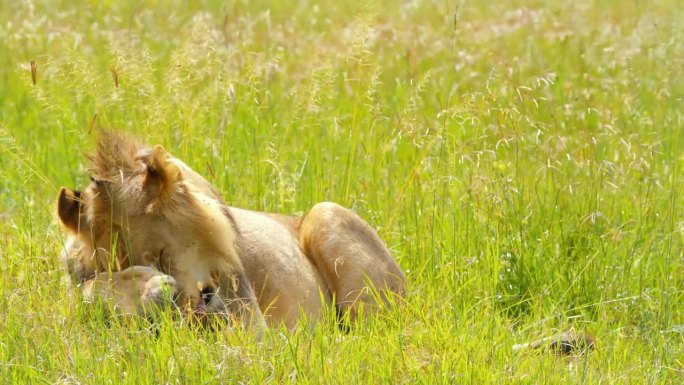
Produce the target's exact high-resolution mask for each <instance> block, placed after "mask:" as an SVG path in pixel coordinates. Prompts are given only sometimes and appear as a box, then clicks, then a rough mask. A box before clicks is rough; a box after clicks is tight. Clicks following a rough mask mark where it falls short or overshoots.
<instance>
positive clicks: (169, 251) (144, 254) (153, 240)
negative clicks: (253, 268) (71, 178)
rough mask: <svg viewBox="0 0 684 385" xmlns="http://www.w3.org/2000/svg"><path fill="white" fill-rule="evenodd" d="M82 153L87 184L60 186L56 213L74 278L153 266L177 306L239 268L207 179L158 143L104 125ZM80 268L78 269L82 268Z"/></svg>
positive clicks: (189, 303)
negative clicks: (173, 285)
mask: <svg viewBox="0 0 684 385" xmlns="http://www.w3.org/2000/svg"><path fill="white" fill-rule="evenodd" d="M88 158H89V160H90V169H89V173H90V177H91V183H90V185H89V186H88V187H87V188H85V189H84V190H83V191H80V192H79V191H74V190H70V189H66V188H63V189H62V191H60V196H59V199H58V213H59V217H60V220H61V221H62V223H63V224H64V226H65V228H66V229H67V231H68V233H69V240H68V243H67V247H66V251H65V252H66V253H69V254H71V255H70V256H68V258H67V260H71V261H78V263H76V264H74V265H78V264H80V268H79V269H80V270H81V271H72V278H74V279H75V280H76V281H77V282H80V281H82V280H84V279H88V276H89V275H92V274H95V273H98V272H103V271H121V270H123V269H126V268H127V267H129V266H153V267H155V268H156V269H158V270H160V271H162V272H164V273H166V274H168V275H171V276H173V277H174V278H175V279H176V281H177V282H178V285H179V289H180V292H181V293H180V294H181V295H180V302H181V304H182V305H183V306H186V307H190V308H195V307H196V306H198V304H199V303H201V302H202V300H201V292H202V290H205V289H209V290H211V291H213V292H215V291H216V290H217V289H218V288H219V286H220V285H221V284H222V283H221V282H220V281H221V280H222V279H225V277H227V276H229V275H230V272H232V271H235V270H240V269H241V265H240V260H239V259H238V257H237V253H236V251H235V245H234V242H235V231H234V229H233V224H232V223H231V220H230V217H229V216H228V215H226V213H225V212H224V209H223V204H222V202H221V201H220V198H219V197H218V195H217V194H216V193H215V192H214V190H213V189H212V188H211V186H210V185H209V183H208V182H206V181H205V180H204V179H203V178H202V177H200V176H199V175H198V174H196V173H194V172H193V171H192V170H191V169H190V168H189V167H187V166H186V165H185V164H184V163H182V162H181V161H179V160H178V159H176V158H174V157H172V156H171V155H170V154H169V153H168V152H166V150H164V148H162V147H161V146H155V147H154V148H147V147H145V146H143V145H141V144H140V143H139V142H138V141H136V140H135V139H132V138H130V137H128V136H125V135H122V134H118V133H114V132H104V133H103V134H102V135H101V137H100V139H99V140H98V144H97V149H96V151H95V153H93V154H91V155H89V156H88ZM83 270H86V271H83Z"/></svg>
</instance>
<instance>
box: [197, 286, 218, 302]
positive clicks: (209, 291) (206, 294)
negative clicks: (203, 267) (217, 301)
mask: <svg viewBox="0 0 684 385" xmlns="http://www.w3.org/2000/svg"><path fill="white" fill-rule="evenodd" d="M200 294H201V296H202V299H203V300H204V302H205V303H206V304H209V303H211V300H212V299H214V294H216V289H215V288H213V287H212V286H207V287H205V288H204V289H202V291H201V292H200Z"/></svg>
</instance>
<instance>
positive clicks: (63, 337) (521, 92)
mask: <svg viewBox="0 0 684 385" xmlns="http://www.w3.org/2000/svg"><path fill="white" fill-rule="evenodd" d="M188 3H190V2H188ZM192 4H193V5H187V4H186V2H182V1H169V2H165V1H155V0H148V1H130V0H126V1H102V2H100V1H89V2H83V3H82V4H80V5H78V6H77V5H75V3H74V2H71V1H66V0H62V1H40V0H38V1H17V2H5V3H4V4H3V5H2V7H0V52H1V53H0V106H1V109H0V191H1V195H0V378H2V379H4V381H5V382H6V383H17V384H23V383H32V384H41V383H63V384H76V383H82V384H100V383H111V384H119V383H128V384H157V383H171V384H176V383H177V384H205V383H221V384H225V383H257V384H259V383H290V382H296V383H324V384H333V383H338V384H366V383H368V384H375V383H426V384H428V383H429V384H435V383H459V384H483V383H529V384H541V383H562V384H568V383H582V384H595V383H601V384H671V383H681V382H683V381H684V298H683V297H684V275H683V274H682V272H683V271H684V259H683V254H682V246H683V242H682V241H683V235H684V200H683V198H682V190H683V188H682V178H684V173H683V168H684V163H683V160H684V156H683V154H684V150H683V148H682V145H683V144H684V143H682V141H683V140H684V130H683V125H684V99H683V97H684V24H683V23H682V20H684V8H683V7H682V6H681V4H679V1H677V0H662V1H653V2H643V1H637V0H634V1H617V0H607V1H594V2H592V1H588V0H579V1H575V2H565V1H543V0H529V1H528V0H525V1H523V0H515V1H510V2H490V1H463V2H457V1H435V2H431V1H412V2H401V1H397V2H392V1H377V2H362V1H337V2H326V3H325V4H316V3H314V2H309V1H306V0H302V1H298V2H286V1H283V2H258V1H257V2H249V1H238V2H227V3H226V4H223V2H218V1H205V2H199V1H198V2H192ZM32 62H33V63H34V64H33V66H34V68H35V71H34V75H35V76H34V77H32V65H31V63H32ZM98 127H106V128H118V129H122V130H126V131H130V132H134V133H136V134H138V135H139V136H141V137H142V138H144V139H146V140H147V141H148V142H150V143H161V144H163V145H164V146H165V147H166V148H167V149H169V150H170V151H171V152H173V153H174V154H175V155H176V156H178V157H180V158H181V159H183V160H185V161H186V162H187V163H188V164H189V165H191V166H192V167H194V168H195V169H196V170H198V171H199V172H200V173H202V174H203V175H204V176H206V177H207V178H208V179H209V180H210V181H211V182H212V183H213V184H214V185H215V186H216V187H217V188H218V189H219V190H220V191H221V192H222V193H223V194H224V197H225V198H226V200H227V201H228V202H230V204H232V205H235V206H241V207H246V208H253V209H259V210H269V211H279V212H285V213H298V214H301V213H304V212H306V210H307V208H309V207H310V206H311V205H312V204H314V203H315V202H318V201H321V200H331V201H336V202H338V203H340V204H343V205H346V206H348V207H351V208H353V209H354V210H355V211H356V212H357V213H359V214H360V215H361V216H362V217H364V218H365V219H366V220H368V221H369V222H370V223H371V224H372V225H373V226H374V227H375V228H376V229H377V230H378V232H379V234H380V235H381V237H382V238H383V239H384V240H385V241H386V242H387V244H388V246H389V247H390V249H391V250H392V251H393V253H394V255H395V256H396V258H397V259H398V261H399V263H400V265H401V266H402V268H403V269H404V270H405V271H406V272H407V277H408V280H409V286H410V287H409V293H408V298H407V300H406V304H405V306H403V307H401V308H399V309H397V310H396V311H394V312H392V313H391V314H387V315H383V316H382V317H378V318H375V319H371V320H368V322H366V323H364V324H363V325H360V326H359V327H357V328H355V329H354V330H353V331H351V332H350V333H347V334H345V333H342V332H340V331H338V330H336V328H335V327H334V326H333V325H332V322H321V323H319V324H317V325H316V326H315V327H313V328H311V327H306V326H303V327H302V328H301V329H299V330H296V331H293V332H286V331H283V330H272V331H270V332H269V333H267V335H266V336H265V338H264V339H263V341H261V342H255V341H254V340H253V339H252V338H251V336H249V335H246V334H242V333H239V332H230V331H225V332H223V333H213V334H212V333H200V332H197V331H193V330H189V329H188V328H183V327H179V326H178V325H177V324H174V323H173V322H172V321H168V322H166V323H165V324H164V325H162V327H161V329H160V331H159V334H158V335H155V334H154V333H152V332H150V331H148V330H147V329H146V328H145V325H142V324H129V323H122V322H118V321H117V320H115V319H114V320H112V319H108V318H106V317H100V316H94V315H92V314H91V313H89V312H88V309H85V308H83V307H82V306H73V305H72V304H71V302H70V301H69V299H68V292H67V290H66V287H65V285H64V281H63V272H62V270H61V268H60V266H59V261H58V254H59V252H60V249H61V247H62V244H63V242H64V235H63V233H62V231H61V230H60V228H59V226H58V224H57V221H56V219H55V215H54V206H55V203H54V202H55V198H56V195H57V191H58V188H59V187H60V186H61V185H65V186H69V187H82V186H84V184H85V183H86V182H87V179H88V177H87V175H86V173H85V172H84V158H83V152H84V151H86V150H88V149H91V148H92V145H93V140H94V135H95V134H94V132H95V131H96V130H97V128H98ZM561 330H576V331H586V332H590V333H593V334H595V335H596V337H597V349H596V351H594V352H592V353H590V354H588V355H585V356H582V357H568V358H559V357H556V356H553V355H551V354H537V353H532V352H522V353H514V352H513V351H512V346H513V345H514V344H518V343H522V342H525V341H529V340H533V339H537V338H540V337H545V336H550V335H553V334H554V333H556V332H558V331H561Z"/></svg>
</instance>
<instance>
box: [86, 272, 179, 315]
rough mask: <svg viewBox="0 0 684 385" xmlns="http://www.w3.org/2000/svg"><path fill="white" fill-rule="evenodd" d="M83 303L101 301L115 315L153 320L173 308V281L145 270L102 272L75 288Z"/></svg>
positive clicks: (174, 286) (175, 290)
mask: <svg viewBox="0 0 684 385" xmlns="http://www.w3.org/2000/svg"><path fill="white" fill-rule="evenodd" d="M78 287H79V288H80V290H81V293H82V295H83V299H84V300H85V301H86V302H98V301H101V302H103V303H104V304H106V305H108V306H111V307H112V308H113V309H114V311H115V312H116V313H117V314H121V315H127V316H128V315H137V316H141V317H145V318H153V317H154V316H156V315H157V314H158V312H159V311H160V310H163V309H168V308H171V307H173V306H174V302H173V298H174V296H175V294H176V292H177V284H176V280H175V279H174V278H173V277H171V276H169V275H166V274H164V273H162V272H160V271H157V270H155V269H153V268H151V267H148V266H132V267H129V268H127V269H125V270H122V271H119V272H102V273H98V274H96V275H95V276H94V277H93V278H91V279H88V280H86V281H84V282H83V283H81V284H80V285H78Z"/></svg>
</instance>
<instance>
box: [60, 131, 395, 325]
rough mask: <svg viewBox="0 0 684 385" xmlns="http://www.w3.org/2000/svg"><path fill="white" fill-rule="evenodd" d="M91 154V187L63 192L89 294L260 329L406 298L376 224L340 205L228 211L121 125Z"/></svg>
mask: <svg viewBox="0 0 684 385" xmlns="http://www.w3.org/2000/svg"><path fill="white" fill-rule="evenodd" d="M86 157H87V158H88V160H89V162H90V165H89V168H88V171H89V174H90V179H91V183H90V184H89V185H88V186H87V187H86V188H85V189H84V190H82V191H78V190H72V189H69V188H65V187H63V188H61V190H60V192H59V196H58V199H57V216H58V218H59V222H60V223H61V225H62V227H63V228H64V230H65V232H66V234H67V239H66V242H65V245H64V250H63V253H62V257H61V260H62V264H63V265H64V267H65V270H66V272H67V279H68V281H69V282H70V287H71V288H72V291H73V292H74V293H80V295H81V296H82V298H83V299H84V300H86V301H103V302H105V303H107V304H109V305H111V306H112V307H113V308H114V309H115V311H116V312H117V313H119V314H122V315H132V316H141V317H148V318H149V317H150V316H151V315H152V314H154V313H155V312H157V311H159V310H163V309H166V308H168V307H170V306H174V307H176V308H179V309H182V313H183V314H186V315H189V316H190V318H192V319H195V320H207V319H225V320H234V321H236V323H237V324H239V325H242V326H244V327H248V328H257V329H260V330H261V329H263V328H265V327H269V326H278V325H284V326H285V327H287V328H289V329H292V328H294V327H296V325H297V324H298V323H299V322H300V320H301V318H302V317H306V318H307V319H311V320H317V319H319V318H320V317H321V315H322V311H323V309H324V307H325V306H334V309H335V310H336V311H337V314H338V315H339V316H340V319H344V320H346V322H347V323H349V322H355V321H356V320H357V319H359V318H360V317H363V316H365V315H367V314H373V313H374V312H376V311H377V310H378V309H381V308H386V307H387V306H391V304H394V303H397V301H401V299H403V298H404V297H405V295H406V277H405V275H404V272H403V271H402V269H401V268H400V267H399V265H398V263H397V261H396V260H395V258H394V257H393V256H392V254H391V253H390V251H389V250H388V248H387V246H386V245H385V244H384V243H383V241H382V240H381V239H380V237H379V236H378V234H377V233H376V231H375V230H373V228H372V227H371V226H370V225H369V224H368V223H366V222H365V221H364V220H363V219H361V217H359V216H358V215H357V214H355V213H354V212H353V211H351V210H349V209H347V208H344V207H342V206H340V205H338V204H335V203H330V202H323V203H318V204H316V205H314V206H313V207H312V208H311V209H310V210H309V211H308V213H306V214H305V215H304V216H301V217H299V216H289V215H284V214H276V213H268V212H259V211H252V210H247V209H242V208H237V207H230V206H228V205H226V204H225V203H224V201H223V199H222V198H221V196H220V195H219V193H218V192H217V190H216V189H215V188H214V187H213V186H212V185H211V184H210V183H209V182H208V181H207V180H206V179H205V178H203V177H202V176H200V175H199V174H198V173H197V172H195V171H193V170H192V169H191V168H190V167H189V166H187V165H186V164H185V163H184V162H182V161H181V160H179V159H178V158H176V157H174V156H172V155H171V154H170V153H169V152H168V151H166V150H165V149H164V148H163V147H162V146H160V145H156V146H152V147H150V146H147V145H144V144H143V143H141V142H140V141H139V140H138V139H136V138H135V137H133V136H131V135H129V134H124V133H120V132H116V131H108V130H103V131H101V132H100V133H99V134H98V137H97V139H96V148H95V151H94V152H93V153H91V154H89V155H86Z"/></svg>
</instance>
